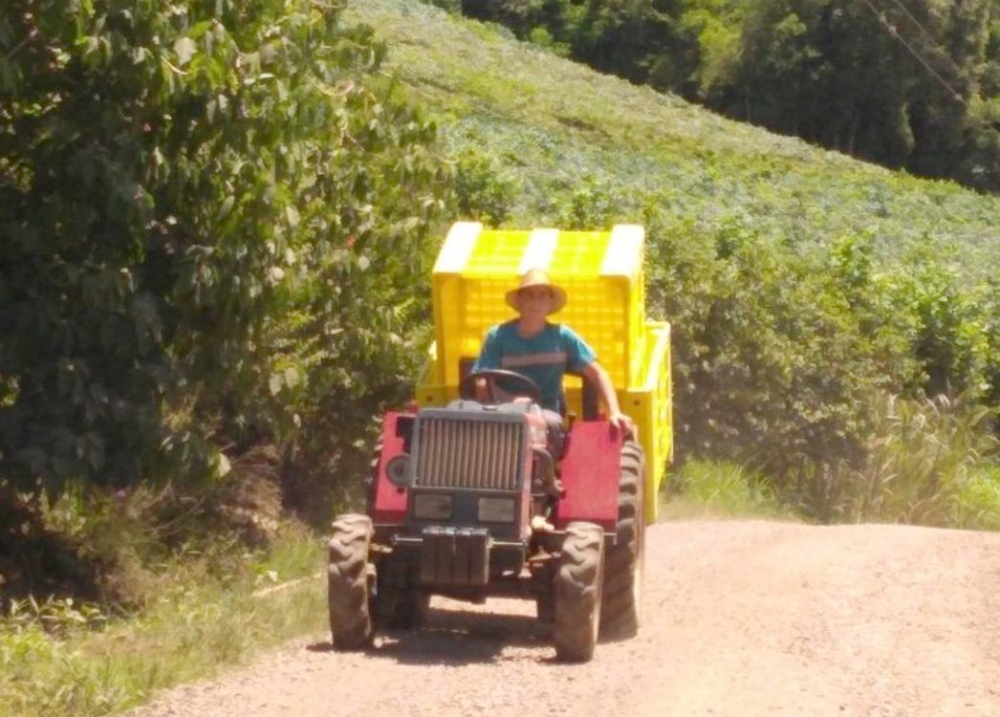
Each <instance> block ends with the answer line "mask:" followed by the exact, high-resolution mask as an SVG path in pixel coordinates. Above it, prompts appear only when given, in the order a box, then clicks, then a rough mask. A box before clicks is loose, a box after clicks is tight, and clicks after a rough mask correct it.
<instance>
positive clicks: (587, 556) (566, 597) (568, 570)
mask: <svg viewBox="0 0 1000 717" xmlns="http://www.w3.org/2000/svg"><path fill="white" fill-rule="evenodd" d="M603 576H604V529H603V528H601V527H600V526H599V525H594V524H593V523H583V522H574V523H570V524H569V525H568V526H566V535H565V537H564V538H563V543H562V551H561V552H560V554H559V563H558V567H557V569H556V577H555V586H554V588H555V608H556V620H555V628H554V633H553V637H554V640H555V645H556V657H558V658H559V659H560V660H563V661H566V662H586V661H587V660H589V659H590V658H591V657H593V656H594V646H595V645H596V644H597V631H598V627H599V623H600V614H601V589H602V581H603Z"/></svg>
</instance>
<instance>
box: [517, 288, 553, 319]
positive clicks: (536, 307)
mask: <svg viewBox="0 0 1000 717" xmlns="http://www.w3.org/2000/svg"><path fill="white" fill-rule="evenodd" d="M517 297H518V301H517V305H518V308H520V309H521V315H522V316H528V317H538V316H542V317H545V316H548V315H549V311H550V310H551V308H552V292H551V291H549V288H548V287H547V286H527V287H525V288H523V289H521V290H520V291H519V292H517Z"/></svg>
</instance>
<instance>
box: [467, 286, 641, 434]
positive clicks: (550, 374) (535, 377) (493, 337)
mask: <svg viewBox="0 0 1000 717" xmlns="http://www.w3.org/2000/svg"><path fill="white" fill-rule="evenodd" d="M506 300H507V304H509V305H510V306H511V308H513V309H514V310H515V311H517V312H518V318H516V319H513V320H511V321H508V322H506V323H503V324H498V325H496V326H493V327H492V328H490V330H489V331H488V332H487V334H486V338H485V339H484V341H483V348H482V351H481V352H480V354H479V358H478V359H477V360H476V363H475V365H474V366H473V369H472V370H473V372H476V371H481V370H484V369H504V370H511V371H515V372H517V373H520V374H522V375H524V376H526V377H528V378H530V379H531V380H532V381H534V382H535V384H537V385H538V388H539V389H540V390H541V401H540V403H541V405H542V408H543V409H545V411H546V422H547V423H548V424H549V425H550V426H553V427H560V426H561V425H562V416H563V414H564V413H565V411H566V406H565V405H563V392H562V382H563V375H564V374H565V373H566V371H570V372H572V373H577V374H580V375H581V376H583V377H584V378H586V379H589V380H590V381H591V382H592V383H593V384H594V386H596V387H597V391H598V394H599V395H600V397H601V400H602V401H603V402H604V405H605V406H606V407H607V409H608V422H609V423H610V425H611V426H612V428H614V429H616V430H620V431H622V432H623V433H628V432H630V431H631V430H632V420H631V419H630V418H629V417H628V416H626V415H625V414H624V413H622V411H621V408H620V407H619V405H618V396H617V394H616V393H615V389H614V386H613V385H612V383H611V378H610V377H609V376H608V373H607V371H605V370H604V368H603V367H602V366H601V365H600V363H598V361H597V356H596V354H595V353H594V351H593V349H591V348H590V346H589V345H588V344H587V342H586V341H584V340H583V339H582V338H581V337H580V336H579V335H578V334H577V333H576V332H575V331H573V329H571V328H570V327H568V326H566V325H564V324H552V323H549V321H548V316H549V315H550V314H554V313H556V312H557V311H559V310H560V309H562V308H563V307H564V306H565V305H566V300H567V297H566V292H565V291H564V290H563V289H562V288H560V287H559V286H557V285H556V284H554V283H552V280H551V279H550V278H549V275H548V274H547V273H546V272H545V271H544V270H542V269H530V270H528V271H527V272H525V274H524V275H523V276H522V277H521V281H520V284H519V286H518V287H517V288H515V289H512V290H511V291H509V292H507V296H506ZM476 391H477V396H478V397H479V399H480V400H486V391H487V386H486V381H485V380H480V381H478V382H477V385H476Z"/></svg>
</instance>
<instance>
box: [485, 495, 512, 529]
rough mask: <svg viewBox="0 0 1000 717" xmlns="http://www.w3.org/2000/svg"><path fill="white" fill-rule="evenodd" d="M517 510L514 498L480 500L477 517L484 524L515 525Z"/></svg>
mask: <svg viewBox="0 0 1000 717" xmlns="http://www.w3.org/2000/svg"><path fill="white" fill-rule="evenodd" d="M515 509H516V504H515V502H514V499H513V498H480V499H479V510H478V511H477V516H478V518H479V520H481V521H482V522H484V523H513V522H514V511H515Z"/></svg>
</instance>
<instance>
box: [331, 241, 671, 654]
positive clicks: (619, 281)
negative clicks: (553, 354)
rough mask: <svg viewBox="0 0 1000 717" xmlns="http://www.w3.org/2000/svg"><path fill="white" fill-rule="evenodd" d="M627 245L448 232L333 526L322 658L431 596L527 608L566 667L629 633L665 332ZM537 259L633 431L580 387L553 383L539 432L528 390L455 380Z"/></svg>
mask: <svg viewBox="0 0 1000 717" xmlns="http://www.w3.org/2000/svg"><path fill="white" fill-rule="evenodd" d="M643 245H644V233H643V230H642V228H641V227H637V226H634V225H619V226H615V227H614V228H613V229H612V230H611V231H610V232H560V231H558V230H553V229H535V230H529V231H509V230H502V231H500V230H486V229H484V228H483V227H482V225H480V224H478V223H475V222H460V223H457V224H455V225H453V227H452V229H451V231H450V232H449V233H448V236H447V238H446V239H445V242H444V244H443V246H442V249H441V252H440V253H439V255H438V259H437V262H436V264H435V267H434V272H433V282H432V283H433V302H432V303H433V304H434V315H435V341H434V344H433V345H432V346H431V349H430V352H429V355H428V361H427V364H426V366H425V369H424V372H423V374H422V376H421V377H420V380H419V381H418V382H417V393H416V397H415V400H414V401H413V402H412V403H411V405H410V406H408V407H407V408H405V409H403V410H398V411H389V412H388V413H386V414H385V416H384V419H383V421H382V428H381V437H380V440H379V442H378V445H377V449H376V455H375V458H374V461H373V466H372V473H371V476H370V480H369V496H368V510H367V512H366V513H365V514H345V515H340V516H338V517H337V518H336V519H335V520H334V522H333V532H332V536H331V538H330V541H329V565H328V602H329V613H330V626H331V632H332V638H333V646H334V648H335V649H337V650H357V649H364V648H366V647H367V646H369V645H370V644H371V643H372V640H373V638H374V636H375V634H376V633H377V632H379V631H382V630H393V629H412V628H416V627H419V626H420V624H421V622H422V620H423V618H424V616H425V614H426V612H427V610H428V607H429V603H430V599H431V596H432V595H441V596H446V597H449V598H453V599H458V600H465V601H470V602H474V603H482V602H484V601H485V600H486V599H487V598H489V597H494V596H501V597H517V598H523V599H528V600H533V601H534V602H535V603H536V606H537V615H538V619H539V620H541V621H542V622H544V623H547V624H550V625H551V634H552V637H553V642H554V646H555V652H556V656H557V658H559V659H560V660H563V661H567V662H585V661H588V660H590V659H591V658H592V656H593V654H594V650H595V646H596V644H597V642H598V640H599V639H624V638H628V637H631V636H634V635H635V634H636V632H637V631H638V629H639V624H640V616H641V609H640V608H641V587H642V563H643V543H644V537H645V526H646V524H647V523H648V522H651V521H652V520H655V517H656V505H657V502H656V492H657V489H658V487H659V485H660V482H661V481H662V478H663V474H664V471H665V466H666V464H667V462H668V460H669V457H670V452H671V448H672V436H671V430H670V428H671V406H670V361H669V358H670V357H669V325H667V324H666V323H664V322H656V321H647V320H646V319H645V311H644V306H643V300H644V287H643V273H642V252H643ZM541 262H545V263H546V265H547V266H548V268H549V271H550V272H551V274H552V275H553V277H559V281H560V283H561V284H562V285H564V286H568V288H569V289H570V293H571V296H572V297H573V299H572V301H571V302H570V304H569V305H568V306H567V307H566V309H565V310H564V311H563V312H562V314H566V320H567V322H568V323H571V324H573V325H574V326H578V327H579V328H578V330H579V331H580V333H581V334H582V335H583V336H584V337H585V338H588V340H589V341H591V342H592V345H594V347H595V350H596V351H597V354H598V356H599V357H600V360H601V361H602V365H604V366H605V369H606V370H608V373H609V375H611V376H612V378H613V380H614V383H615V388H616V391H617V392H618V394H619V401H620V403H621V405H622V407H623V410H624V411H625V412H626V413H629V414H630V415H631V416H632V418H633V421H634V423H635V431H634V435H622V434H621V432H619V431H616V430H613V429H612V428H611V427H610V425H609V424H608V422H607V421H606V420H604V418H603V417H602V416H601V415H600V413H599V406H598V401H597V392H596V390H595V388H594V387H593V386H590V385H589V384H588V382H587V381H586V380H585V379H583V378H581V377H572V376H570V377H568V378H567V380H566V385H565V386H564V393H565V398H566V401H564V405H567V406H569V408H568V410H567V414H566V415H565V416H564V421H563V426H562V428H561V429H560V430H555V429H554V428H550V427H547V423H546V420H545V417H544V416H543V414H542V409H541V408H540V405H539V400H540V396H539V389H538V387H537V386H536V385H535V384H534V383H533V382H532V381H531V380H530V379H528V378H526V377H525V376H522V375H521V374H518V373H515V372H512V371H503V370H486V371H471V370H470V369H471V366H472V364H473V362H474V359H475V356H476V354H477V352H478V347H479V343H478V342H479V341H480V340H481V338H482V336H483V335H484V334H485V332H486V330H487V329H488V328H489V326H490V325H492V324H493V323H499V322H500V321H503V320H505V319H507V318H510V316H508V315H506V313H505V312H506V311H508V309H507V308H506V306H505V304H504V302H503V301H502V299H501V297H502V293H503V290H504V289H505V288H506V287H508V286H510V285H512V284H513V282H514V281H515V280H516V278H517V276H518V275H519V273H520V272H521V271H523V268H524V267H525V266H530V265H538V264H539V263H541ZM588 299H589V300H593V301H596V302H597V305H596V306H590V307H589V308H588V306H587V305H586V304H585V303H584V302H587V301H588ZM574 311H575V312H576V315H574V314H573V312H574ZM560 318H561V317H560ZM484 387H485V394H486V400H483V399H484V396H483V389H484Z"/></svg>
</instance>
